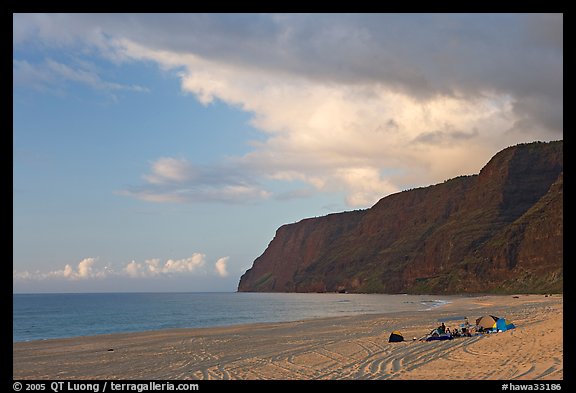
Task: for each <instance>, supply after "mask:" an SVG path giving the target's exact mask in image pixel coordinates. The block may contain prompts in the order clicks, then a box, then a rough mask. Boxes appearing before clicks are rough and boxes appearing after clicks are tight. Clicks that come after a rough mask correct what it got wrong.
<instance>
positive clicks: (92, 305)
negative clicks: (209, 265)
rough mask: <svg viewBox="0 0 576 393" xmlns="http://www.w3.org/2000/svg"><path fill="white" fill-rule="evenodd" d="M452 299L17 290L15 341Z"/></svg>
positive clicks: (409, 306)
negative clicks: (28, 291)
mask: <svg viewBox="0 0 576 393" xmlns="http://www.w3.org/2000/svg"><path fill="white" fill-rule="evenodd" d="M448 302H450V300H449V297H438V296H416V295H363V294H317V293H313V294H308V293H306V294H304V293H83V294H14V295H13V318H12V323H13V336H12V340H13V341H29V340H42V339H49V338H62V337H74V336H88V335H94V334H104V333H120V332H139V331H145V330H157V329H168V328H197V327H211V326H225V325H237V324H244V323H257V322H283V321H296V320H302V319H311V318H322V317H331V316H343V315H355V314H369V313H385V312H395V311H421V310H427V309H431V308H434V307H437V306H439V305H442V304H445V303H448Z"/></svg>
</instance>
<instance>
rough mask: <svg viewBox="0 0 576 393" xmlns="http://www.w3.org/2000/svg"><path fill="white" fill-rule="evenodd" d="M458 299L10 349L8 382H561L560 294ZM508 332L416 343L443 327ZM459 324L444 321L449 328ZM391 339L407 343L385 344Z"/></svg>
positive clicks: (46, 342)
mask: <svg viewBox="0 0 576 393" xmlns="http://www.w3.org/2000/svg"><path fill="white" fill-rule="evenodd" d="M517 296H518V297H515V296H512V295H507V296H480V297H465V298H456V299H455V300H454V301H453V302H452V303H450V304H448V305H444V306H442V307H439V308H436V309H434V310H430V311H420V312H402V313H390V314H377V315H374V314H372V315H361V316H351V317H338V318H323V319H314V320H307V321H297V322H285V323H267V324H253V325H238V326H230V327H216V328H204V329H172V330H161V331H152V332H142V333H127V334H110V335H99V336H89V337H78V338H69V339H55V340H43V341H31V342H24V343H14V344H13V361H14V366H13V378H14V379H58V380H60V379H107V380H109V379H123V380H127V379H133V380H134V379H146V380H148V379H151V380H183V379H218V380H223V379H236V380H238V379H239V380H247V379H250V380H253V379H305V380H307V379H347V380H348V379H351V380H357V379H412V380H416V379H418V380H432V379H440V380H448V379H450V380H453V379H464V380H482V379H498V380H514V379H520V380H561V379H563V297H562V295H551V296H544V295H517ZM486 314H491V315H496V316H498V317H504V318H506V320H507V322H512V323H514V324H515V325H516V329H513V330H508V331H505V332H501V333H495V334H489V335H482V336H476V337H470V338H455V339H454V340H450V341H434V342H425V341H419V340H415V341H414V340H412V339H413V337H416V338H421V337H423V336H424V335H425V334H426V333H428V332H430V330H432V329H433V328H435V327H437V326H438V325H439V324H440V323H439V322H438V320H439V319H441V318H451V317H459V316H467V317H468V319H469V320H470V323H474V321H475V319H476V318H478V317H480V316H482V315H486ZM460 322H461V320H454V321H447V322H445V323H446V325H447V326H448V327H453V326H457V325H458V324H459V323H460ZM393 330H400V331H401V332H402V334H403V335H404V338H405V339H406V340H407V341H405V342H400V343H388V337H389V335H390V333H391V332H392V331H393Z"/></svg>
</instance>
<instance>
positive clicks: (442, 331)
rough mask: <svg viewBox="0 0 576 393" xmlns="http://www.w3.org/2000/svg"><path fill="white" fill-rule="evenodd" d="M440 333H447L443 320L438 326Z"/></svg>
mask: <svg viewBox="0 0 576 393" xmlns="http://www.w3.org/2000/svg"><path fill="white" fill-rule="evenodd" d="M438 333H440V334H444V333H446V325H444V322H442V325H440V326H438Z"/></svg>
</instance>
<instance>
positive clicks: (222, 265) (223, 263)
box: [214, 257, 230, 277]
mask: <svg viewBox="0 0 576 393" xmlns="http://www.w3.org/2000/svg"><path fill="white" fill-rule="evenodd" d="M229 259H230V258H229V257H224V258H220V259H218V260H217V261H216V263H215V264H214V268H215V269H216V273H217V274H218V275H219V276H220V277H228V270H227V264H228V260H229Z"/></svg>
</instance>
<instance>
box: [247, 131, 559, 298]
mask: <svg viewBox="0 0 576 393" xmlns="http://www.w3.org/2000/svg"><path fill="white" fill-rule="evenodd" d="M562 288H563V142H562V141H555V142H549V143H542V142H534V143H529V144H520V145H517V146H513V147H509V148H506V149H504V150H502V151H501V152H499V153H498V154H496V155H495V156H494V157H493V158H492V159H491V160H490V161H489V162H488V164H487V165H486V166H485V167H484V168H483V169H482V170H481V171H480V173H479V174H478V175H473V176H461V177H457V178H454V179H451V180H447V181H445V182H444V183H441V184H436V185H433V186H429V187H424V188H417V189H413V190H408V191H403V192H400V193H397V194H393V195H389V196H387V197H385V198H383V199H381V200H380V201H379V202H378V203H376V204H375V205H374V206H373V207H371V208H370V209H367V210H361V211H351V212H343V213H337V214H330V215H327V216H325V217H319V218H310V219H305V220H302V221H300V222H298V223H295V224H289V225H284V226H282V227H280V228H279V229H278V230H277V232H276V235H275V237H274V239H273V240H272V241H271V242H270V244H269V246H268V248H267V249H266V250H265V251H264V253H263V254H262V255H261V256H260V257H258V258H257V259H256V260H255V261H254V264H253V266H252V268H251V269H249V270H248V271H246V273H245V274H244V275H243V276H242V277H241V279H240V283H239V286H238V290H239V291H257V292H334V291H347V292H378V293H480V292H481V293H489V292H492V293H512V292H515V293H519V292H525V293H538V292H539V293H546V292H562Z"/></svg>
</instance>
